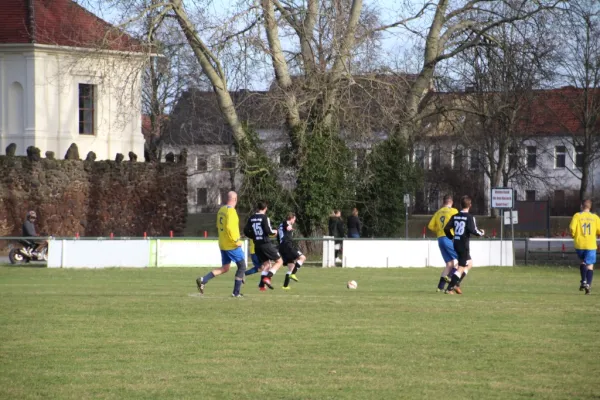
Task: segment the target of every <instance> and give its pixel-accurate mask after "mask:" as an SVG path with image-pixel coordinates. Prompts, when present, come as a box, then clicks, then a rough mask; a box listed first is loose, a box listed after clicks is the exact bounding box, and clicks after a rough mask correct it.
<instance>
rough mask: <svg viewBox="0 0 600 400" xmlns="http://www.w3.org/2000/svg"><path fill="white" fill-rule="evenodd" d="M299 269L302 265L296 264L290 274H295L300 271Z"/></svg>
mask: <svg viewBox="0 0 600 400" xmlns="http://www.w3.org/2000/svg"><path fill="white" fill-rule="evenodd" d="M300 267H302V265H300V264H298V263H297V262H296V263H295V264H294V270H293V271H292V274H295V273H296V272H298V270H299V269H300Z"/></svg>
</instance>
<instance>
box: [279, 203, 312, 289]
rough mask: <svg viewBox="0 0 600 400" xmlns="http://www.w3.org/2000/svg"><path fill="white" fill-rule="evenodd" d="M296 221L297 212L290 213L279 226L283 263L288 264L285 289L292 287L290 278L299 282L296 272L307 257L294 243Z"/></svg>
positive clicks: (280, 251) (284, 282)
mask: <svg viewBox="0 0 600 400" xmlns="http://www.w3.org/2000/svg"><path fill="white" fill-rule="evenodd" d="M295 222H296V214H294V213H292V212H291V213H289V214H288V215H287V217H286V219H285V221H283V222H282V223H281V224H279V227H278V228H277V238H278V240H279V253H281V256H282V258H283V263H284V264H286V265H287V266H288V271H287V272H286V274H285V280H284V281H283V287H282V289H283V290H289V289H290V286H289V285H290V279H293V280H294V281H296V282H298V278H297V277H296V273H297V272H298V270H299V269H300V267H302V264H303V263H304V261H306V257H305V256H304V254H302V253H301V252H300V250H298V249H297V248H296V246H295V245H294V239H293V235H294V223H295Z"/></svg>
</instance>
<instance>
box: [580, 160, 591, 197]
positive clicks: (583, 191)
mask: <svg viewBox="0 0 600 400" xmlns="http://www.w3.org/2000/svg"><path fill="white" fill-rule="evenodd" d="M590 159H591V157H588V156H587V154H586V153H584V154H583V165H582V166H581V183H580V186H579V200H580V201H583V200H585V199H587V195H588V181H589V176H590V164H591V163H590Z"/></svg>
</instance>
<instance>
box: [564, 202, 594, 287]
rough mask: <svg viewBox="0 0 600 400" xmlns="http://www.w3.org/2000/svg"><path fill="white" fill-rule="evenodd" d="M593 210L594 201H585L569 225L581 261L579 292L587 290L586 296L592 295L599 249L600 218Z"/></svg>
mask: <svg viewBox="0 0 600 400" xmlns="http://www.w3.org/2000/svg"><path fill="white" fill-rule="evenodd" d="M591 209H592V201H591V200H584V201H583V203H581V212H578V213H577V214H575V215H573V219H572V220H571V224H570V225H569V228H570V229H571V236H573V239H574V241H575V251H576V252H577V256H578V257H579V259H580V260H581V265H580V266H579V272H580V273H581V282H580V285H579V290H585V294H590V289H591V287H592V279H593V277H594V264H595V263H596V250H597V249H598V243H597V241H596V238H597V236H598V235H600V218H598V216H597V215H596V214H592V213H591V212H590V210H591Z"/></svg>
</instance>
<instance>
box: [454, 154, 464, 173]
mask: <svg viewBox="0 0 600 400" xmlns="http://www.w3.org/2000/svg"><path fill="white" fill-rule="evenodd" d="M464 163H465V156H464V151H463V149H454V151H453V152H452V168H453V169H462V168H463V165H464Z"/></svg>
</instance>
